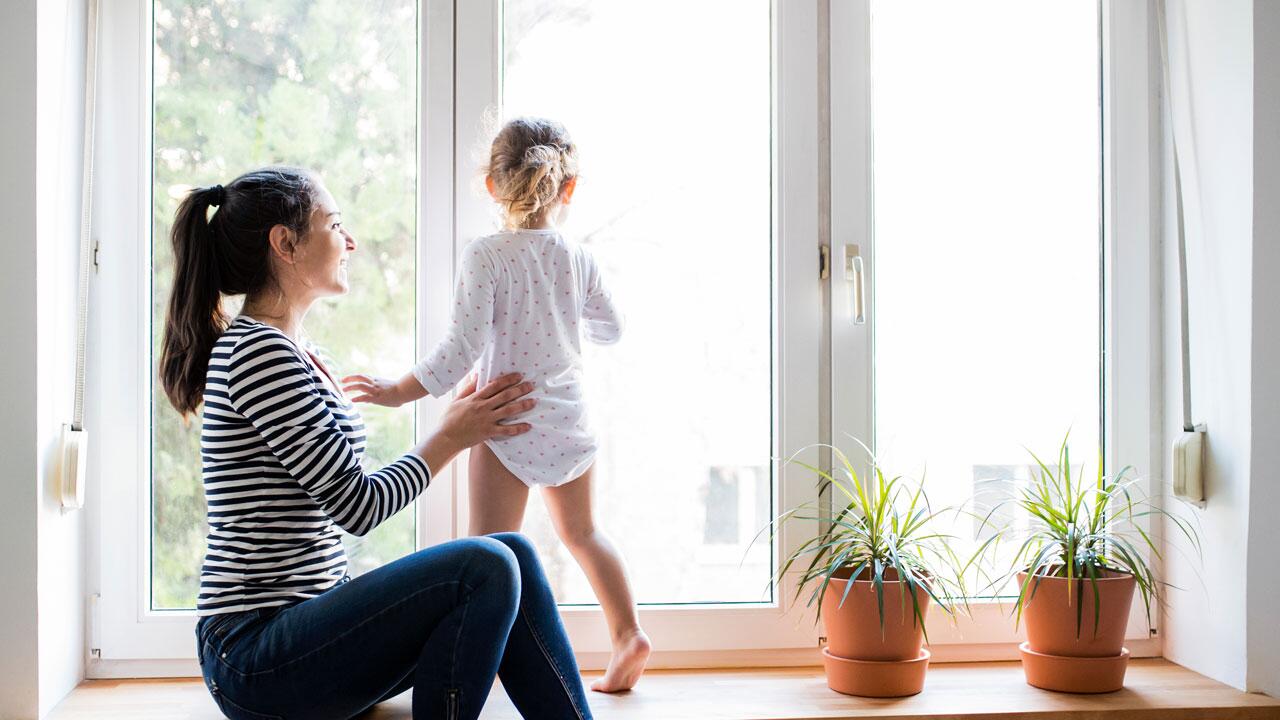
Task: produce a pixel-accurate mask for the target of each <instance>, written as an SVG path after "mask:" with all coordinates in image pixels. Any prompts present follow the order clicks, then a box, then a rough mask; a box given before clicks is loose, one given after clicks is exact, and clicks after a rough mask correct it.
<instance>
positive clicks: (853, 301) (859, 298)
mask: <svg viewBox="0 0 1280 720" xmlns="http://www.w3.org/2000/svg"><path fill="white" fill-rule="evenodd" d="M844 279H845V280H848V281H849V283H850V284H849V314H850V316H851V317H852V318H853V324H854V325H862V324H865V323H866V322H867V316H866V312H865V308H866V295H865V294H864V293H865V291H864V288H865V286H866V284H865V283H864V282H863V280H864V278H863V270H862V255H861V254H860V253H859V251H858V246H857V245H845V246H844Z"/></svg>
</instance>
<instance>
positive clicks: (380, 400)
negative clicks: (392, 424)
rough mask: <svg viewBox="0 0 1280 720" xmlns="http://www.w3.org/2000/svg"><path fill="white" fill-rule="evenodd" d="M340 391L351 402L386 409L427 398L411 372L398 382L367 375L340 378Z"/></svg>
mask: <svg viewBox="0 0 1280 720" xmlns="http://www.w3.org/2000/svg"><path fill="white" fill-rule="evenodd" d="M342 390H343V392H345V393H347V394H348V395H351V402H359V403H373V404H375V405H386V406H387V407H400V406H401V405H403V404H405V403H408V402H413V401H414V400H421V399H422V398H424V397H426V396H427V389H426V388H424V387H422V384H421V383H419V382H418V380H417V378H415V377H414V376H413V373H411V372H410V373H405V375H404V377H402V378H400V379H399V380H387V379H386V378H376V377H369V376H368V375H348V376H346V377H344V378H342ZM357 393H358V394H357Z"/></svg>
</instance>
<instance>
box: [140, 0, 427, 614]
mask: <svg viewBox="0 0 1280 720" xmlns="http://www.w3.org/2000/svg"><path fill="white" fill-rule="evenodd" d="M154 17H155V47H154V48H153V51H154V54H153V59H154V77H155V80H154V82H155V86H154V103H155V106H154V116H153V120H152V122H153V131H154V146H153V147H154V160H153V216H154V217H153V235H152V255H151V262H152V270H153V272H152V287H151V301H152V309H151V321H152V367H153V373H152V377H153V378H154V377H156V373H155V372H154V368H155V362H156V360H157V358H158V356H159V347H160V340H161V331H162V329H163V327H164V311H165V303H166V301H167V300H168V295H169V290H170V283H171V282H172V276H173V260H172V253H171V250H170V244H169V229H170V224H171V223H172V221H173V216H174V213H175V211H176V210H177V207H178V203H179V202H180V201H181V199H182V197H183V194H184V193H185V191H186V189H187V188H188V187H189V186H192V185H207V184H212V183H227V182H229V181H230V180H232V179H233V178H234V177H236V176H237V175H239V174H240V173H242V172H245V171H247V170H250V169H253V168H256V167H260V166H263V165H270V164H277V163H279V164H289V165H301V166H304V167H309V168H312V169H314V170H316V171H317V172H318V173H319V174H320V175H321V177H322V178H323V179H324V182H325V184H326V186H327V187H328V188H329V190H330V192H332V193H333V195H334V197H335V198H336V199H337V201H338V203H339V205H340V206H341V207H342V208H343V211H344V218H343V220H344V224H346V225H347V226H348V227H349V228H351V229H352V232H353V234H354V235H355V237H356V240H357V242H358V243H359V249H358V250H357V252H356V254H355V255H354V256H353V257H352V260H351V267H350V278H351V287H352V291H351V293H350V294H349V295H347V296H346V297H343V298H339V299H336V300H329V301H322V302H321V303H319V304H318V305H317V306H316V307H315V308H313V310H312V311H311V313H310V315H309V316H308V317H307V320H306V327H307V329H308V331H309V333H310V335H311V338H312V339H313V340H314V341H315V342H316V343H317V344H319V345H320V346H321V347H322V348H323V349H324V350H325V351H326V352H327V353H328V354H329V355H330V356H331V357H332V358H333V359H334V361H335V362H336V364H337V372H344V371H351V372H354V371H357V370H358V371H366V370H368V371H373V372H375V373H380V374H382V375H385V376H391V375H398V374H399V373H402V372H404V369H405V368H407V367H409V366H411V365H412V363H413V362H414V346H413V337H414V332H413V328H414V307H415V300H414V297H415V294H414V277H415V266H414V262H415V247H414V243H415V229H416V228H415V226H416V193H415V184H416V147H417V146H416V137H417V130H416V123H417V119H416V104H417V89H416V88H417V79H416V77H417V76H416V72H417V6H416V3H415V2H414V0H359V1H358V2H353V1H352V0H264V1H255V2H228V3H223V2H218V3H209V2H197V1H196V0H156V2H155V3H154ZM238 300H239V299H236V305H237V306H238ZM232 310H233V311H234V307H233V308H232ZM153 382H154V381H153ZM361 410H362V412H363V413H364V418H365V424H366V426H367V429H368V442H369V444H368V451H367V455H366V458H365V459H366V465H367V466H369V467H377V466H381V465H382V464H385V463H386V462H389V461H391V460H394V459H395V458H396V457H398V456H399V455H400V454H401V453H402V452H404V450H405V449H406V448H408V447H410V446H411V444H412V440H413V411H412V408H411V407H407V406H406V407H403V408H398V409H395V410H389V409H387V408H381V407H365V406H362V407H361ZM151 433H152V435H151V605H152V607H153V608H157V609H178V608H191V607H194V606H195V596H196V592H197V590H198V585H199V572H200V564H201V561H202V558H203V554H204V548H205V539H204V538H205V533H206V532H207V526H206V525H205V505H204V496H203V490H202V488H201V479H200V455H199V442H200V422H199V420H198V419H196V420H195V421H193V422H192V423H191V425H190V426H189V427H184V426H183V424H182V422H181V421H180V420H179V419H178V418H177V415H176V413H175V412H174V411H173V409H172V408H171V407H170V405H169V403H168V401H167V399H166V398H165V396H164V392H163V390H162V389H161V388H160V386H159V384H158V382H155V384H154V387H153V391H152V425H151ZM344 539H345V541H346V543H347V551H348V553H349V561H350V567H351V573H352V574H353V575H356V574H359V573H361V572H364V571H367V570H369V569H371V568H374V567H377V566H378V565H380V564H382V563H384V562H386V561H388V560H391V559H394V558H396V557H398V556H400V555H402V554H404V553H406V552H410V551H412V550H413V547H414V513H413V510H412V508H409V509H406V510H404V511H402V512H401V513H400V514H399V515H397V516H396V517H395V518H392V519H391V520H389V521H387V522H386V523H385V524H384V525H382V526H381V527H379V528H378V529H377V530H375V531H374V532H373V533H371V534H369V535H368V536H366V537H364V538H353V537H349V536H348V537H346V538H344Z"/></svg>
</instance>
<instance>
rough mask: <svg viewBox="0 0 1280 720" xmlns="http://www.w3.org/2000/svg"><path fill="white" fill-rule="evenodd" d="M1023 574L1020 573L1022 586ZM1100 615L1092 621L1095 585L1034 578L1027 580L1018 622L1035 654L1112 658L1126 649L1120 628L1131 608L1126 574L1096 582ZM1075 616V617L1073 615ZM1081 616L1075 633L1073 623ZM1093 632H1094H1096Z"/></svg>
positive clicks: (1130, 578) (1112, 574) (1130, 588)
mask: <svg viewBox="0 0 1280 720" xmlns="http://www.w3.org/2000/svg"><path fill="white" fill-rule="evenodd" d="M1027 582H1028V578H1027V576H1026V574H1023V573H1019V574H1018V583H1019V586H1020V587H1023V586H1025V585H1026V583H1027ZM1097 582H1098V599H1099V600H1100V602H1101V613H1100V615H1099V617H1098V621H1097V623H1096V624H1095V622H1094V597H1093V587H1092V585H1091V583H1090V581H1089V580H1088V579H1080V578H1076V579H1074V580H1072V581H1071V596H1070V597H1069V596H1068V595H1067V579H1066V578H1060V577H1036V578H1031V579H1030V583H1031V585H1030V587H1027V598H1028V599H1027V600H1025V601H1024V605H1023V609H1022V619H1023V622H1025V623H1026V626H1027V642H1028V644H1029V646H1030V649H1031V650H1032V651H1033V652H1036V653H1040V654H1044V655H1060V656H1068V657H1116V656H1117V655H1119V654H1120V651H1121V650H1122V649H1123V648H1124V630H1125V626H1126V625H1127V624H1128V621H1129V606H1130V605H1132V604H1133V589H1134V586H1135V584H1136V583H1135V581H1134V579H1133V576H1132V575H1130V574H1128V573H1117V572H1107V573H1106V574H1105V576H1104V577H1101V578H1099V579H1098V581H1097ZM1077 613H1079V614H1077ZM1077 617H1079V619H1080V623H1079V633H1077V624H1076V619H1077ZM1095 630H1096V632H1095Z"/></svg>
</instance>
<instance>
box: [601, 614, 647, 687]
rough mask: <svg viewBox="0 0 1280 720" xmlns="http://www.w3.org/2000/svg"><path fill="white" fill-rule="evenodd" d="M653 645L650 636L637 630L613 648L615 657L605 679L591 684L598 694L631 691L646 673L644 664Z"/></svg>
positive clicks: (610, 661) (610, 662) (610, 663)
mask: <svg viewBox="0 0 1280 720" xmlns="http://www.w3.org/2000/svg"><path fill="white" fill-rule="evenodd" d="M651 649H652V645H651V644H650V643H649V636H648V635H645V634H644V631H643V630H640V629H637V630H636V631H635V632H634V633H632V634H631V635H630V636H629V637H627V638H626V639H625V640H623V641H622V642H620V643H617V644H615V645H614V646H613V657H611V658H609V669H607V670H605V671H604V677H602V678H600V679H599V680H597V681H595V682H593V683H591V689H592V690H595V691H596V692H603V693H613V692H622V691H623V690H630V689H631V688H633V687H635V685H636V682H637V681H639V680H640V675H641V674H642V673H643V672H644V664H645V663H646V662H648V660H649V651H650V650H651Z"/></svg>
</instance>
